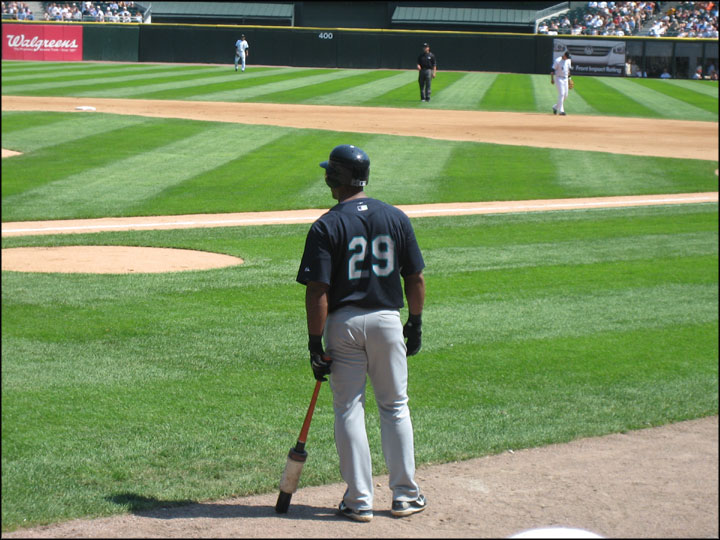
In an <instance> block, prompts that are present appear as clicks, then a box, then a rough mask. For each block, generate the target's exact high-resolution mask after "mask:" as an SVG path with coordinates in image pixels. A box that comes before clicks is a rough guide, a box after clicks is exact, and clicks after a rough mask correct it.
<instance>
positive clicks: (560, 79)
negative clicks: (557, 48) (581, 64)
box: [550, 51, 572, 116]
mask: <svg viewBox="0 0 720 540" xmlns="http://www.w3.org/2000/svg"><path fill="white" fill-rule="evenodd" d="M571 69H572V61H571V58H570V53H569V52H567V51H565V52H564V53H563V55H562V56H558V57H557V58H556V59H555V61H554V62H553V65H552V70H551V71H550V84H554V85H555V87H556V88H557V93H558V100H557V103H556V104H555V105H553V108H552V110H553V114H559V115H560V116H565V98H566V97H567V96H568V90H569V87H568V85H569V84H570V81H571V80H572V78H571V75H570V70H571Z"/></svg>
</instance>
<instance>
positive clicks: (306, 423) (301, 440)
mask: <svg viewBox="0 0 720 540" xmlns="http://www.w3.org/2000/svg"><path fill="white" fill-rule="evenodd" d="M321 384H322V381H315V390H314V391H313V395H312V399H311V400H310V406H309V407H308V411H307V413H306V414H305V421H304V422H303V425H302V429H301V430H300V436H299V437H298V440H297V442H298V445H300V444H301V443H302V446H303V448H304V447H305V442H306V441H307V434H308V430H309V429H310V421H311V420H312V416H313V411H314V410H315V403H316V402H317V398H318V394H319V393H320V385H321ZM296 448H297V446H296ZM303 448H300V449H299V450H302V449H303Z"/></svg>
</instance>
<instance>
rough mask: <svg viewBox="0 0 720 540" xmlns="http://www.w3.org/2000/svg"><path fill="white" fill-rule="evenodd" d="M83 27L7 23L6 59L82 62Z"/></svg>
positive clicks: (4, 27) (4, 51)
mask: <svg viewBox="0 0 720 540" xmlns="http://www.w3.org/2000/svg"><path fill="white" fill-rule="evenodd" d="M82 32H83V29H82V26H70V25H60V24H58V25H54V24H3V25H2V57H3V60H49V61H53V60H54V61H63V62H66V61H81V60H82V55H83V40H82Z"/></svg>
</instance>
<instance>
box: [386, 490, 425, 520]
mask: <svg viewBox="0 0 720 540" xmlns="http://www.w3.org/2000/svg"><path fill="white" fill-rule="evenodd" d="M426 507H427V501H426V500H425V495H420V496H419V497H418V498H417V499H415V500H414V501H393V503H392V509H391V510H390V513H391V514H392V515H393V516H395V517H405V516H409V515H412V514H417V513H418V512H422V511H423V510H425V508H426Z"/></svg>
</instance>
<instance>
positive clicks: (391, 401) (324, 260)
mask: <svg viewBox="0 0 720 540" xmlns="http://www.w3.org/2000/svg"><path fill="white" fill-rule="evenodd" d="M320 166H321V167H323V168H324V169H325V182H326V183H327V185H328V186H329V187H330V190H331V192H332V196H333V198H334V199H336V200H337V201H338V204H337V205H335V206H333V207H332V208H331V209H330V210H329V211H328V212H326V213H325V214H323V215H322V216H321V217H320V218H319V219H318V220H317V221H315V223H313V225H312V226H311V228H310V231H309V232H308V235H307V239H306V242H305V251H304V253H303V256H302V261H301V263H300V269H299V271H298V275H297V281H298V282H300V283H302V284H304V285H306V286H307V288H306V291H305V308H306V313H307V326H308V333H309V343H308V348H309V350H310V365H311V367H312V370H313V374H314V376H315V379H316V380H322V381H325V380H327V378H326V375H330V387H331V389H332V393H333V409H334V412H335V444H336V447H337V452H338V456H339V460H340V473H341V474H342V477H343V479H344V480H345V482H346V484H347V489H346V490H345V493H344V495H343V499H342V501H341V502H340V505H339V507H338V511H339V513H340V514H342V515H344V516H346V517H348V518H350V519H353V520H356V521H370V520H372V517H373V483H372V463H371V458H370V448H369V444H368V438H367V434H366V432H365V385H366V377H367V376H369V377H370V381H371V382H372V385H373V389H374V392H375V400H376V402H377V405H378V410H379V412H380V426H381V437H382V451H383V454H384V456H385V463H386V465H387V467H388V469H389V473H390V482H389V484H390V489H391V490H392V501H393V502H392V507H391V510H390V511H391V513H392V515H394V516H397V517H403V516H409V515H411V514H414V513H416V512H420V511H422V510H424V509H425V505H426V501H425V496H424V495H422V494H421V493H420V488H419V487H418V484H417V483H416V482H415V455H414V453H415V451H414V442H413V427H412V422H411V420H410V410H409V408H408V395H407V385H408V369H407V356H411V355H414V354H416V353H417V352H418V351H419V350H420V346H421V336H422V331H421V327H422V311H423V305H424V303H425V279H424V277H423V274H422V270H423V268H424V266H425V263H424V261H423V257H422V254H421V252H420V248H419V247H418V243H417V241H416V239H415V232H414V231H413V227H412V225H411V224H410V220H409V218H408V217H407V216H406V215H405V214H404V213H403V212H402V211H400V210H399V209H397V208H395V207H394V206H391V205H389V204H386V203H384V202H381V201H379V200H377V199H372V198H370V197H368V196H367V195H366V194H365V192H364V191H363V188H364V186H366V185H367V183H368V178H369V175H370V158H369V157H368V155H367V154H366V153H365V152H364V151H363V150H361V149H360V148H357V147H356V146H352V145H347V144H343V145H340V146H337V147H335V148H334V149H333V150H332V152H331V153H330V157H329V159H328V161H324V162H322V163H321V164H320ZM401 280H402V283H401ZM403 289H404V291H405V296H406V297H407V302H408V308H409V317H408V321H407V322H406V323H405V325H404V326H403V324H402V322H401V320H400V312H399V309H400V308H401V307H402V306H403ZM323 337H324V341H325V348H323ZM404 338H407V344H406V343H405V339H404ZM326 353H327V356H325V355H326Z"/></svg>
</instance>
